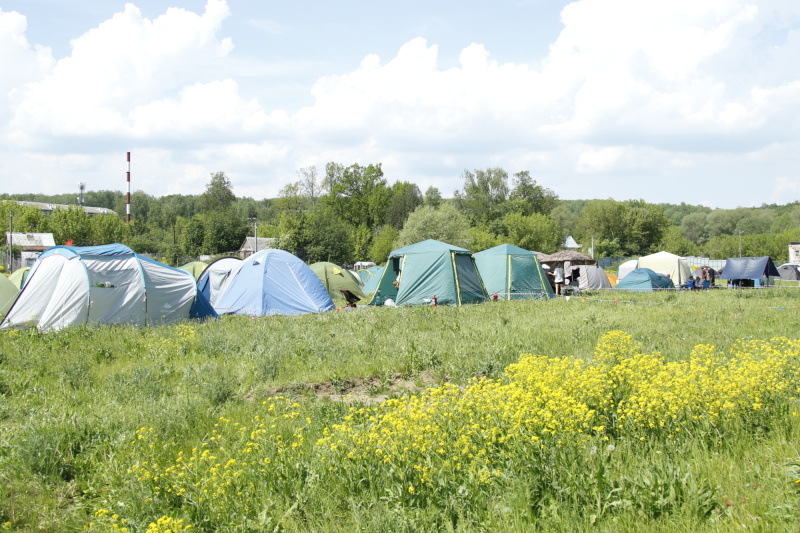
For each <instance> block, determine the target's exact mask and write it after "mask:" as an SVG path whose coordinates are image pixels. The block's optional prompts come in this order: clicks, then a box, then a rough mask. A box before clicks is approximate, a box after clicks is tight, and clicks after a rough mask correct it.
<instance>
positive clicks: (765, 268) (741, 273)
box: [719, 255, 780, 286]
mask: <svg viewBox="0 0 800 533" xmlns="http://www.w3.org/2000/svg"><path fill="white" fill-rule="evenodd" d="M770 276H772V277H780V272H778V269H777V268H775V263H773V262H772V259H770V257H769V256H766V255H765V256H763V257H731V258H729V259H728V260H727V261H725V267H724V268H723V269H722V273H721V274H720V276H719V277H720V279H729V280H731V281H732V282H733V284H734V285H740V286H743V285H750V284H751V283H749V282H752V285H756V286H758V285H761V282H762V280H763V279H764V278H765V277H767V278H769V277H770ZM743 280H746V282H743Z"/></svg>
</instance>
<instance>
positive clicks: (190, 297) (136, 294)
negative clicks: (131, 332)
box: [0, 244, 216, 331]
mask: <svg viewBox="0 0 800 533" xmlns="http://www.w3.org/2000/svg"><path fill="white" fill-rule="evenodd" d="M215 316H216V313H215V312H214V310H213V309H212V308H211V305H210V304H209V302H208V300H206V299H205V298H204V297H203V296H202V295H200V294H199V292H198V291H197V286H196V285H195V281H194V276H192V275H191V274H189V273H188V272H185V271H183V270H178V269H177V268H172V267H169V266H167V265H164V264H162V263H159V262H158V261H153V260H152V259H149V258H147V257H144V256H141V255H139V254H136V253H134V252H133V250H131V249H130V248H128V247H127V246H124V245H122V244H108V245H104V246H83V247H79V246H54V247H52V248H48V249H47V250H45V251H44V252H42V254H41V255H40V256H39V257H38V259H37V260H36V262H35V263H34V264H33V266H32V267H31V270H30V272H29V273H28V277H27V280H26V282H25V286H24V287H23V289H22V291H21V292H20V294H19V296H18V297H17V299H16V301H15V302H14V304H13V305H12V306H11V309H9V311H8V313H7V314H6V317H5V319H4V320H3V322H2V324H0V329H12V328H25V327H36V328H38V329H40V330H42V331H54V330H59V329H62V328H65V327H69V326H74V325H78V324H84V323H91V324H130V325H134V326H149V325H156V324H169V323H172V322H176V321H179V320H183V319H187V318H206V317H215Z"/></svg>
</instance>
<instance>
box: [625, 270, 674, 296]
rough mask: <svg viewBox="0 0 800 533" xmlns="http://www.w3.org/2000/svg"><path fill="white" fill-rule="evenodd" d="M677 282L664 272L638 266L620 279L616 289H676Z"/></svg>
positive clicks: (639, 290) (641, 290)
mask: <svg viewBox="0 0 800 533" xmlns="http://www.w3.org/2000/svg"><path fill="white" fill-rule="evenodd" d="M674 288H675V284H674V283H672V280H671V279H669V278H668V277H667V276H664V275H663V274H658V273H656V272H653V271H652V270H650V269H649V268H637V269H635V270H632V271H631V272H629V273H628V274H627V275H626V276H625V277H624V278H622V279H621V280H619V283H617V286H616V287H615V288H614V290H615V291H638V292H653V291H654V290H659V289H674Z"/></svg>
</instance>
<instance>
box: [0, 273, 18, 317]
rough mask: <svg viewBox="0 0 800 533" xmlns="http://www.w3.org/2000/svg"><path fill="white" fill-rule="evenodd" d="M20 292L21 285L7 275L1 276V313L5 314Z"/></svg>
mask: <svg viewBox="0 0 800 533" xmlns="http://www.w3.org/2000/svg"><path fill="white" fill-rule="evenodd" d="M18 294H19V287H17V286H16V285H14V282H13V281H11V280H10V279H8V278H7V277H6V276H0V315H5V314H6V313H7V312H8V310H9V309H11V305H12V304H13V303H14V300H16V299H17V295H18Z"/></svg>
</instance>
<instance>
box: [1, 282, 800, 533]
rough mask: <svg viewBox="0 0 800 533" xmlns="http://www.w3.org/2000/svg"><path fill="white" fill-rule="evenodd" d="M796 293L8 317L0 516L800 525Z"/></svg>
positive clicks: (217, 525)
mask: <svg viewBox="0 0 800 533" xmlns="http://www.w3.org/2000/svg"><path fill="white" fill-rule="evenodd" d="M799 311H800V292H798V290H797V289H794V288H786V289H779V288H772V289H769V290H758V289H740V290H717V291H702V292H689V291H674V290H673V291H660V292H658V291H657V292H648V293H634V292H631V293H628V292H623V293H615V292H603V291H597V292H584V293H583V295H582V296H581V297H573V298H571V299H567V298H557V299H525V300H511V301H508V300H497V301H491V300H490V301H487V302H485V303H480V304H474V305H464V306H437V307H432V306H430V305H416V306H407V307H391V308H390V307H385V306H359V307H358V308H357V309H356V310H353V311H350V312H345V311H332V312H326V313H311V314H306V315H302V316H265V317H261V318H255V319H254V318H251V317H249V316H223V317H221V318H220V319H217V320H208V321H205V322H196V321H190V322H179V323H176V324H172V325H165V326H157V327H146V328H134V327H130V326H119V325H118V326H92V325H81V326H77V327H70V328H65V329H63V330H60V331H58V332H54V333H47V334H45V333H39V332H38V331H37V330H36V329H28V330H25V331H16V330H12V331H6V332H0V354H2V356H1V357H0V391H1V393H2V395H1V396H0V397H1V398H2V402H0V415H2V421H3V422H2V423H3V428H4V431H3V433H2V437H0V438H2V444H1V447H0V464H2V468H0V478H2V485H1V486H0V509H1V510H2V521H1V522H0V523H1V524H4V525H3V526H2V527H4V528H6V529H20V530H27V529H37V530H43V531H78V530H88V531H111V530H119V529H121V528H127V530H128V531H166V530H167V529H170V530H172V531H185V530H189V531H192V530H194V531H242V530H254V531H266V530H269V531H273V530H279V531H312V530H313V531H354V530H368V531H412V530H414V531H419V530H427V531H431V530H457V531H498V530H504V531H508V530H519V531H521V530H530V529H532V528H538V529H543V530H590V529H591V530H600V531H620V530H632V529H645V530H663V531H666V530H670V531H672V530H676V529H678V530H702V529H714V530H733V529H737V530H738V529H740V528H741V527H742V524H744V525H746V526H747V527H748V528H750V527H752V528H756V529H762V530H786V529H790V528H791V527H794V526H795V525H796V523H797V520H798V516H800V500H799V499H798V498H800V496H799V495H798V492H797V490H796V487H797V485H798V483H796V481H797V480H798V479H800V456H798V452H797V449H796V447H795V446H794V444H793V443H795V442H797V439H798V437H800V405H798V402H797V399H796V392H797V390H798V385H800V383H799V382H798V375H800V362H798V360H797V356H798V354H799V353H800V346H798V344H797V341H796V340H790V339H793V338H795V337H796V324H797V317H798V312H799ZM687 317H692V318H691V319H689V320H687ZM526 354H527V355H526ZM601 363H602V364H603V365H611V364H613V365H614V366H611V367H609V368H611V370H608V371H609V372H611V374H610V375H611V376H615V377H614V378H613V379H615V380H617V382H618V383H625V387H627V388H623V389H617V390H618V394H623V396H610V397H609V398H610V399H613V402H616V404H614V405H611V404H603V400H602V398H603V397H605V396H604V395H603V394H602V389H598V388H597V386H598V385H597V384H598V383H600V382H598V381H597V379H598V378H599V377H601V375H599V374H597V373H596V372H597V371H598V369H599V368H605V367H602V366H597V365H600V364H601ZM614 369H618V370H614ZM776 370H777V371H776ZM630 372H633V373H630ZM526 376H527V377H526ZM671 376H672V377H674V378H675V379H676V380H677V381H675V382H673V381H671V380H670V377H671ZM620 380H621V381H620ZM643 380H644V381H643ZM520 383H526V385H525V386H524V387H523V388H521V389H520V388H519V384H520ZM634 390H636V391H638V392H637V393H636V395H635V396H634V395H633V392H632V391H634ZM624 391H627V393H625V392H624ZM699 391H704V393H703V395H702V396H703V400H704V401H702V402H697V401H696V400H697V395H698V394H699ZM520 394H521V395H520ZM624 394H627V395H628V396H624ZM587 395H588V396H587ZM653 395H655V396H653ZM711 397H713V398H716V399H717V400H718V401H719V402H720V403H715V401H708V402H706V401H705V400H706V399H709V400H710V399H711ZM570 398H572V399H570ZM614 398H615V399H614ZM648 398H649V399H648ZM667 398H669V401H665V400H666V399H667ZM624 399H627V401H628V403H627V405H628V408H627V410H623V407H624V405H623V404H624V401H623V400H624ZM656 399H658V401H654V400H656ZM520 401H522V402H523V403H519V402H520ZM541 401H544V402H545V403H541V404H540V403H539V402H541ZM620 402H623V404H620ZM538 405H540V407H536V409H533V408H532V407H531V406H538ZM672 408H676V409H678V408H681V409H683V410H684V411H676V410H672ZM586 409H589V410H588V411H587V410H586ZM593 412H594V413H595V414H592V413H593ZM598 412H605V413H607V415H606V416H608V415H611V414H612V413H616V415H614V416H616V417H617V418H616V419H615V418H614V417H613V416H612V417H607V418H603V417H599V415H597V414H596V413H598ZM637 413H641V414H644V415H646V417H645V418H637V417H639V416H640V415H639V414H637ZM623 414H625V416H628V417H629V418H628V419H627V420H628V421H627V422H624V423H623V422H622V421H621V420H620V418H619V417H620V416H622V415H623ZM406 416H410V417H411V418H406ZM519 417H522V418H519ZM537 419H538V421H537ZM515 420H516V421H517V422H515ZM524 420H526V422H525V423H523V424H522V425H521V426H520V425H519V423H518V422H520V421H524ZM521 428H522V429H524V431H523V432H520V429H521ZM444 430H446V432H444V433H443V431H444ZM189 526H191V529H190V528H189ZM159 528H160V529H159Z"/></svg>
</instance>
